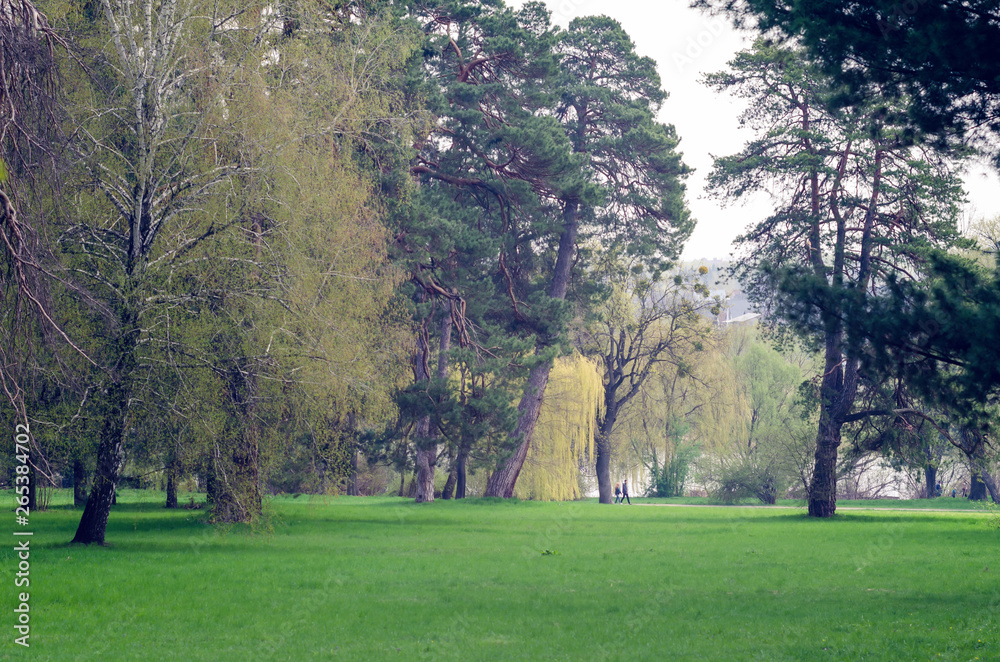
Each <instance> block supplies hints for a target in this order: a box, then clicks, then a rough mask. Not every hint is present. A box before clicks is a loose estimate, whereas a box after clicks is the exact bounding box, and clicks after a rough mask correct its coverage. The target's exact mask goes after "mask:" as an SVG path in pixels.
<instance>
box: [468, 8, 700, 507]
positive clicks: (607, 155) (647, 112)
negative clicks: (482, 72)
mask: <svg viewBox="0 0 1000 662" xmlns="http://www.w3.org/2000/svg"><path fill="white" fill-rule="evenodd" d="M557 53H558V55H559V56H560V66H561V72H562V78H561V79H559V80H558V81H556V82H555V84H556V85H557V86H558V88H559V89H560V90H561V99H560V100H559V103H558V106H557V107H556V108H555V112H556V116H557V117H558V118H559V120H560V121H561V123H562V125H563V128H564V130H565V132H566V135H567V136H568V138H569V140H570V143H571V145H572V150H573V153H574V154H575V155H576V156H577V157H578V158H581V159H582V160H583V170H582V172H583V176H584V181H585V182H586V184H587V185H586V186H576V187H564V188H563V190H561V191H557V192H556V193H557V195H555V196H553V197H554V198H555V200H556V201H557V204H558V210H559V214H560V218H561V229H560V231H559V234H558V241H557V242H555V241H553V242H552V249H550V250H551V251H552V252H553V253H554V257H555V262H554V264H553V265H552V267H551V271H550V273H551V276H550V277H549V279H548V291H547V294H548V297H549V299H551V300H554V301H563V300H565V299H566V296H567V292H568V291H569V287H570V281H571V279H572V275H573V269H574V261H575V258H576V257H577V255H576V254H577V247H578V245H580V244H581V242H583V243H586V242H587V241H592V242H594V246H596V247H599V248H598V250H600V249H609V248H612V247H617V248H618V250H620V251H621V252H622V254H624V255H626V256H628V257H630V258H634V259H636V260H637V261H638V262H641V263H643V264H644V266H645V268H647V269H648V270H649V272H650V273H651V274H653V275H654V277H655V276H658V275H659V274H660V273H662V272H663V270H664V269H665V268H666V266H668V265H669V263H670V261H671V260H672V259H674V258H676V256H677V255H678V253H679V251H680V247H681V246H682V245H683V242H684V241H685V240H686V239H687V237H688V236H689V234H690V232H691V229H692V226H693V221H692V220H691V218H690V216H689V213H688V211H687V209H686V208H685V205H684V199H683V193H684V187H683V185H682V184H681V180H682V178H683V177H684V176H685V175H686V174H687V172H688V169H687V168H686V167H685V166H684V165H683V163H682V162H681V158H680V155H679V154H678V153H677V152H676V147H677V144H678V142H679V141H678V138H677V135H676V133H675V131H674V128H673V127H672V126H669V125H664V124H660V123H658V122H656V120H655V119H654V118H655V115H656V112H657V110H658V109H659V106H660V104H661V103H662V102H663V100H664V98H665V96H666V95H665V93H664V92H663V91H662V90H661V89H660V80H659V76H658V75H657V73H656V67H655V63H654V62H653V61H652V60H651V59H649V58H643V57H639V56H638V55H637V54H636V53H635V49H634V46H633V44H632V42H631V40H630V39H629V38H628V35H626V34H625V32H624V31H623V30H622V28H621V25H619V24H618V23H617V22H615V21H613V20H611V19H608V18H606V17H590V18H580V19H575V20H574V21H572V22H571V23H570V25H569V28H568V30H567V31H566V32H565V33H563V34H562V35H561V38H560V41H559V44H558V46H557ZM551 239H552V240H554V239H555V237H552V238H551ZM560 334H561V329H560V328H558V327H555V328H552V329H551V330H548V333H547V334H544V335H543V334H539V338H538V343H537V344H536V353H537V354H540V355H541V354H543V352H544V351H545V350H546V349H547V348H549V347H551V346H553V344H554V343H556V341H557V339H558V338H559V335H560ZM550 369H551V362H550V361H548V360H545V361H541V362H539V363H538V364H537V365H535V366H534V367H533V368H532V369H531V373H530V374H529V376H528V381H527V384H526V386H525V390H524V395H523V396H522V398H521V401H520V403H519V404H518V424H517V427H516V428H515V430H514V433H513V435H512V438H513V439H514V440H516V442H517V443H518V446H517V447H516V449H515V451H514V454H513V455H512V456H511V457H509V458H508V459H507V460H506V461H504V462H503V463H501V464H500V466H498V467H497V469H496V470H495V471H494V472H493V474H492V475H491V476H490V480H489V482H488V484H487V488H486V494H487V495H490V496H501V497H510V496H511V495H512V494H513V490H514V485H515V483H516V482H517V477H518V474H519V473H520V470H521V466H522V465H523V463H524V458H525V457H526V456H527V451H528V447H529V446H530V444H531V435H532V432H533V430H534V426H535V422H536V420H537V418H538V413H539V411H540V408H541V403H542V398H543V396H544V392H545V385H546V383H547V381H548V375H549V370H550Z"/></svg>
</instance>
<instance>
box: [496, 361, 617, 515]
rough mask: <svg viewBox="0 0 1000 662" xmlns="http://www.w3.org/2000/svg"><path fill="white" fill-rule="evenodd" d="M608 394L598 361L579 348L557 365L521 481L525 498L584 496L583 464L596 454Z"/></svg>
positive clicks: (519, 493) (517, 491)
mask: <svg viewBox="0 0 1000 662" xmlns="http://www.w3.org/2000/svg"><path fill="white" fill-rule="evenodd" d="M603 394H604V388H603V384H602V383H601V376H600V374H599V373H598V371H597V365H596V363H595V362H594V361H592V360H590V359H587V358H584V357H583V356H580V355H579V354H574V355H572V356H569V357H566V358H558V359H556V361H555V364H554V365H553V366H552V372H551V374H550V376H549V383H548V387H547V388H546V389H545V402H544V403H543V404H542V410H541V413H540V414H539V416H538V423H537V425H536V426H535V434H534V437H533V438H532V444H531V448H530V450H529V451H528V457H527V459H526V460H525V463H524V468H523V469H522V470H521V475H520V477H519V478H518V481H517V487H516V489H515V494H516V495H517V497H518V498H521V499H535V500H542V501H568V500H571V499H579V498H580V497H581V491H580V464H581V463H587V464H589V463H590V458H592V457H593V454H594V432H595V425H596V423H595V421H596V414H597V413H598V411H599V410H600V408H601V406H602V403H603V400H602V396H603Z"/></svg>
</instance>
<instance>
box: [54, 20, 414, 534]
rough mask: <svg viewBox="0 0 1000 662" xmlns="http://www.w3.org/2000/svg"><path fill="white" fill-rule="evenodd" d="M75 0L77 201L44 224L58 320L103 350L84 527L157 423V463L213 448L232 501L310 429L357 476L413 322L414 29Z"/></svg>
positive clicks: (232, 510)
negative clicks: (391, 210) (404, 320)
mask: <svg viewBox="0 0 1000 662" xmlns="http://www.w3.org/2000/svg"><path fill="white" fill-rule="evenodd" d="M95 7H97V5H93V6H90V9H94V8H95ZM59 9H60V11H62V12H63V13H62V14H61V15H60V16H59V20H61V21H63V22H65V23H66V24H67V26H68V32H69V33H71V34H73V35H74V37H76V38H77V39H78V44H77V46H78V52H79V54H80V55H79V57H78V58H76V59H65V60H63V61H62V62H61V64H62V66H64V67H65V68H66V70H67V72H68V74H69V75H67V76H66V77H65V79H66V80H70V81H72V82H73V85H72V86H70V87H69V89H67V90H66V94H67V101H66V113H67V118H66V122H68V123H69V122H71V123H73V124H74V125H75V128H78V129H79V130H78V131H76V132H75V134H74V140H73V141H72V142H70V144H69V145H70V150H71V153H72V155H73V156H74V158H75V159H76V164H75V169H74V170H72V171H70V172H71V175H72V176H71V177H68V178H67V179H68V180H69V181H70V183H71V184H72V186H73V187H74V190H73V194H74V198H73V201H74V204H73V205H72V215H70V214H67V215H66V216H65V217H63V216H57V215H53V218H52V220H51V221H50V225H49V226H48V227H47V228H46V236H47V237H58V238H59V242H60V243H59V244H57V245H54V246H51V247H48V249H49V250H51V251H52V252H53V253H54V254H56V257H58V263H57V265H56V268H53V269H51V270H50V271H51V272H52V273H54V274H56V275H57V278H56V279H55V281H56V283H57V287H56V294H57V296H58V297H59V298H58V301H59V303H60V317H59V319H60V320H61V321H63V322H64V323H65V322H66V321H71V322H72V323H73V324H74V325H75V330H76V331H78V335H79V337H78V338H77V340H78V341H79V342H80V343H81V346H82V347H83V348H85V349H86V352H87V354H86V355H87V356H88V357H90V358H92V359H93V361H94V363H95V364H96V365H97V367H96V368H93V369H92V370H91V371H90V374H83V373H78V374H79V376H80V382H82V383H84V384H85V387H84V388H82V389H80V390H81V393H82V394H83V395H82V396H81V398H82V400H83V401H86V402H87V408H86V410H84V411H83V413H82V415H85V416H86V418H87V419H88V420H89V421H98V422H99V423H98V424H97V427H98V428H99V429H98V431H97V432H96V434H95V436H97V437H98V448H97V451H96V456H97V458H96V459H97V462H96V468H95V474H94V480H93V483H92V487H91V494H90V498H89V499H88V501H87V507H86V508H85V510H84V513H83V517H82V518H81V523H80V527H79V529H78V531H77V535H76V537H75V540H76V541H77V542H83V543H101V542H103V540H104V532H105V528H106V524H107V518H108V513H109V508H110V504H111V501H112V500H113V496H114V489H115V485H116V484H117V482H118V480H119V478H120V477H121V472H122V470H123V466H124V463H125V460H126V453H127V451H129V450H136V448H137V443H144V440H148V441H149V443H150V444H151V445H150V447H149V448H143V449H142V450H143V452H142V454H141V456H142V459H143V460H144V461H148V462H155V461H157V459H159V458H162V461H163V462H166V463H167V464H170V465H171V466H173V467H176V461H177V460H178V459H180V460H182V461H183V462H184V463H186V466H188V467H193V466H195V464H199V463H202V462H204V460H205V458H207V459H208V461H207V467H206V469H207V473H208V478H209V479H210V480H209V484H210V487H211V489H210V492H211V497H212V499H213V501H214V504H213V507H214V511H215V513H214V514H215V516H216V517H217V518H218V519H224V520H233V519H238V520H246V519H248V518H252V517H254V516H256V515H258V514H259V513H260V501H261V496H262V494H263V490H264V486H265V481H266V477H267V471H268V469H269V463H270V461H271V459H272V457H273V456H274V453H273V452H271V451H273V449H274V448H276V445H278V444H281V443H286V442H288V441H289V440H298V439H308V440H309V443H311V444H312V447H313V449H314V450H315V451H316V452H317V454H318V455H319V458H320V465H321V466H320V473H321V474H322V475H323V476H326V475H328V472H331V473H340V472H342V471H343V470H344V469H343V467H342V466H338V465H339V464H340V463H341V460H340V451H339V448H333V449H332V448H331V446H335V447H339V446H340V445H341V441H340V439H341V436H340V433H341V431H343V430H344V429H346V428H348V427H350V425H352V424H351V423H348V421H352V420H356V419H368V420H370V421H371V422H372V424H378V423H379V419H380V418H381V417H384V416H385V415H386V413H387V411H388V410H389V409H390V408H391V402H390V399H389V395H388V394H389V392H390V391H391V389H392V388H393V387H394V386H395V385H396V377H397V376H398V370H397V369H396V368H395V367H394V365H395V363H396V362H395V361H394V360H393V359H394V358H395V357H396V356H397V351H396V346H397V345H398V342H399V340H400V337H401V335H402V334H401V331H400V329H399V318H398V317H396V316H394V315H393V314H392V312H391V310H390V308H389V305H390V300H391V297H392V295H393V288H394V285H395V284H396V282H397V277H396V274H395V272H394V271H393V270H392V269H391V268H390V267H389V266H388V265H387V256H386V242H387V236H386V232H385V228H384V226H383V225H382V223H381V214H382V213H383V210H382V209H381V208H380V204H379V203H378V202H377V200H379V196H377V195H376V187H377V186H379V184H380V182H379V179H380V178H381V177H383V176H385V178H386V179H391V178H392V177H393V176H394V175H397V174H398V172H399V167H398V165H395V166H394V164H393V162H392V161H391V159H388V158H385V155H386V154H391V153H393V152H397V153H398V152H401V151H403V150H402V147H401V146H402V145H403V144H405V143H407V142H408V141H410V140H411V133H410V128H411V126H412V124H413V121H414V117H413V115H414V114H412V113H410V110H409V108H408V106H407V104H408V103H409V101H408V100H406V99H404V98H403V95H402V94H400V93H399V92H398V89H397V86H398V81H399V78H400V77H399V76H398V75H397V74H399V73H400V70H401V68H402V65H401V63H402V62H404V61H405V60H406V59H407V58H408V57H409V54H410V53H411V52H412V49H413V48H414V46H415V42H414V40H413V39H412V37H411V36H410V35H408V34H407V33H406V32H405V31H404V30H401V29H399V26H398V24H395V23H392V22H391V21H389V20H387V19H383V18H381V17H378V16H371V17H369V18H370V20H367V21H364V22H356V21H354V20H348V21H347V22H346V23H345V24H344V25H346V26H347V27H344V28H343V29H341V30H339V31H335V32H329V31H326V30H325V29H324V30H323V31H319V32H317V31H315V30H305V31H303V32H302V34H301V37H298V38H291V35H289V36H288V38H285V39H284V40H283V41H280V42H272V41H271V40H272V38H276V35H274V34H273V33H272V32H271V27H273V24H272V21H273V19H274V18H275V17H274V16H273V15H272V14H270V13H268V12H264V13H263V14H262V12H261V11H260V8H259V7H240V6H235V5H226V6H225V7H223V6H221V5H211V4H210V3H191V4H189V3H184V2H168V3H165V4H164V3H144V2H140V3H134V4H126V5H121V4H116V3H110V4H109V3H104V4H102V5H100V10H101V11H100V12H96V13H95V12H92V11H89V10H87V9H86V8H84V11H82V12H78V11H77V10H78V9H80V8H79V7H76V6H68V7H66V6H60V8H59ZM244 10H246V11H244ZM315 20H316V21H317V23H324V25H327V24H326V23H325V20H326V19H325V18H324V17H321V16H319V17H315ZM265 46H266V47H265ZM77 65H83V66H82V67H81V68H79V69H77V68H76V67H77ZM388 143H392V145H391V146H389V147H386V145H387V144H388ZM402 160H403V159H397V161H400V162H401V161H402ZM389 198H390V196H384V197H383V198H382V199H389ZM58 202H59V200H58V199H55V200H54V201H53V202H52V203H51V204H53V205H55V204H58ZM67 207H69V205H67ZM88 394H89V397H85V396H86V395H88ZM293 412H294V415H292V413H293ZM352 416H353V417H354V418H352ZM154 420H155V421H163V422H164V428H170V427H171V426H173V427H174V428H175V429H182V430H189V431H190V430H191V429H192V428H194V430H195V431H196V432H198V433H202V434H192V433H190V432H185V433H184V435H183V436H182V438H184V439H202V440H205V439H207V440H208V441H207V442H202V443H200V444H197V445H196V446H195V447H192V448H186V449H178V448H177V447H176V441H177V439H178V438H179V437H178V436H169V435H150V434H144V432H143V431H142V429H141V428H142V424H143V423H144V422H146V421H154ZM168 437H169V438H168ZM157 445H159V446H157ZM180 450H183V452H182V453H180V454H181V455H183V456H184V457H182V458H178V452H179V451H180ZM199 454H201V455H204V456H205V458H202V459H196V458H195V457H193V456H195V455H199Z"/></svg>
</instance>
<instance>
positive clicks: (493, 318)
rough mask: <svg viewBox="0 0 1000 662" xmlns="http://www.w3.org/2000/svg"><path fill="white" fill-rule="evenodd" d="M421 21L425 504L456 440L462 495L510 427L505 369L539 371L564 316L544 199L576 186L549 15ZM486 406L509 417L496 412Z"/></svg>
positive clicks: (440, 7) (439, 6) (432, 10)
mask: <svg viewBox="0 0 1000 662" xmlns="http://www.w3.org/2000/svg"><path fill="white" fill-rule="evenodd" d="M413 11H414V16H415V17H416V18H417V19H418V20H419V21H421V23H422V27H423V29H424V32H425V34H426V47H425V50H424V55H425V58H424V61H423V62H422V63H421V64H422V71H421V78H422V81H423V82H422V84H421V85H420V86H418V87H419V90H420V92H421V93H423V94H425V95H426V96H427V99H428V106H429V108H430V109H432V110H433V111H434V112H436V113H437V114H438V120H437V123H436V125H435V126H434V127H432V129H431V130H430V132H429V135H428V136H427V137H426V138H425V139H423V140H421V141H419V142H418V145H417V153H416V155H415V158H414V161H413V163H412V165H411V169H410V171H411V173H412V174H413V175H414V176H416V177H417V178H418V182H419V186H418V187H417V189H416V191H415V193H414V195H413V198H412V200H411V203H412V204H410V205H409V206H408V208H406V209H402V210H400V212H401V213H400V214H399V215H398V217H397V218H398V223H399V227H400V232H399V234H398V241H397V248H398V253H397V257H398V263H399V264H400V265H402V266H403V268H404V269H405V270H406V272H407V274H408V283H407V285H406V287H405V288H404V292H405V293H406V294H407V295H408V297H409V299H410V302H411V305H412V316H413V320H414V326H415V327H416V328H417V329H418V332H417V334H416V335H417V338H416V348H415V351H414V357H413V365H414V366H415V371H414V378H415V381H414V384H413V386H412V387H410V388H409V389H407V391H408V392H407V393H403V394H401V399H400V403H401V405H402V406H403V408H404V409H409V410H408V411H404V412H403V418H404V419H405V420H406V421H407V423H406V424H405V425H401V426H397V427H398V428H399V430H400V431H407V432H414V433H415V434H414V442H415V445H416V449H415V456H416V459H417V467H418V471H417V479H418V483H419V485H420V486H421V490H419V491H418V495H417V498H418V499H419V500H431V499H433V491H432V483H433V469H434V466H435V464H436V460H437V455H438V443H439V441H440V439H441V438H445V439H451V440H452V441H451V443H450V444H449V446H450V448H451V451H453V452H454V453H455V462H456V476H455V480H456V482H457V484H458V487H459V490H458V491H459V493H460V494H461V493H463V492H464V490H463V489H462V488H463V487H464V479H465V473H464V472H465V462H466V460H467V459H468V457H469V453H471V452H472V446H473V445H474V444H476V443H477V442H479V441H483V440H484V439H485V438H486V437H490V436H492V435H491V432H490V431H489V430H488V427H489V425H491V424H506V421H507V420H508V418H509V417H508V416H507V415H506V414H505V413H504V411H503V410H506V409H508V408H509V405H508V404H507V401H509V400H510V397H509V394H508V393H506V392H505V390H504V389H505V386H504V384H505V383H506V381H507V380H509V379H511V378H514V374H510V375H508V376H504V377H499V372H500V371H506V372H508V373H517V372H518V366H519V365H520V364H522V363H523V362H525V361H529V362H530V361H532V359H531V357H530V356H529V357H525V356H524V354H525V351H524V350H525V348H526V347H527V346H530V344H531V342H530V340H526V339H525V337H526V336H530V335H531V334H532V333H535V332H537V330H538V328H540V327H541V328H544V327H545V326H547V325H549V324H551V323H554V320H553V318H558V317H559V316H560V314H559V313H558V311H555V310H554V308H553V306H552V305H551V304H549V303H548V302H546V301H544V300H542V299H541V298H540V297H539V296H538V295H537V290H538V289H539V288H538V286H537V284H535V283H534V282H533V278H534V275H535V272H534V269H535V267H534V266H533V265H532V264H531V262H532V260H533V258H534V256H533V255H532V251H533V244H534V243H535V242H537V241H538V238H539V237H540V236H542V237H544V236H546V235H547V234H548V233H550V232H551V229H550V228H549V225H551V222H550V219H549V216H550V214H547V213H546V212H545V211H544V210H543V209H542V206H543V200H542V197H541V196H542V194H543V193H551V192H552V191H554V190H559V189H560V187H561V186H563V184H562V180H563V179H565V178H566V177H567V173H569V176H570V177H571V178H572V177H574V175H573V174H572V170H571V168H569V165H570V158H569V156H570V151H569V149H568V144H567V140H566V138H565V136H564V135H563V133H562V131H561V129H560V127H559V125H558V123H557V122H556V121H555V120H554V119H553V118H552V117H545V116H544V115H543V114H542V113H541V112H540V110H539V109H540V108H541V107H545V106H551V102H550V101H549V97H550V96H551V94H550V93H549V92H547V91H546V90H545V89H544V87H545V85H546V84H547V83H548V82H549V81H550V79H551V75H552V71H553V62H554V60H553V57H552V52H551V51H552V40H553V36H552V34H551V32H550V30H549V29H548V27H547V25H546V22H547V18H545V19H543V18H542V17H543V16H544V10H543V9H541V7H540V5H537V4H534V3H531V4H529V5H527V6H525V7H524V8H523V9H521V10H520V11H517V12H515V11H513V10H511V9H509V8H507V7H505V6H504V5H503V4H502V3H500V2H486V3H470V2H439V3H438V2H435V3H429V4H427V3H421V4H420V5H419V6H415V7H414V8H413ZM442 305H443V306H445V307H446V308H447V312H445V313H443V315H444V317H443V318H441V323H440V324H438V323H437V322H436V321H433V320H435V319H437V318H436V317H435V316H437V315H441V314H442V313H440V312H439V310H440V308H441V306H442ZM452 335H454V340H455V343H452V342H451V336H452ZM526 343H527V344H526ZM453 344H454V345H457V347H453V348H452V349H450V350H449V347H452V345H453ZM434 345H438V347H439V351H438V369H437V375H436V376H435V375H433V374H432V371H431V370H430V363H431V361H432V348H433V347H434ZM453 358H454V359H455V360H457V364H454V365H453V366H452V368H453V370H452V368H449V361H452V360H453ZM548 358H551V357H548ZM452 371H454V372H457V373H458V375H460V379H458V380H452V379H449V378H448V375H449V374H450V373H451V372H452ZM431 393H433V394H434V395H433V397H430V398H429V397H427V396H428V395H430V394H431ZM421 394H423V395H421ZM485 400H488V401H489V402H490V403H491V405H492V406H494V407H497V408H498V409H497V411H496V412H494V413H486V410H485V409H483V407H482V406H481V405H482V404H483V403H484V401H485ZM411 423H412V425H411ZM505 432H506V430H505Z"/></svg>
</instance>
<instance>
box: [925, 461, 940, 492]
mask: <svg viewBox="0 0 1000 662" xmlns="http://www.w3.org/2000/svg"><path fill="white" fill-rule="evenodd" d="M924 484H925V485H926V487H925V488H924V498H925V499H932V498H934V496H935V495H936V494H937V488H936V486H937V467H935V466H932V465H930V464H928V465H927V466H925V467H924Z"/></svg>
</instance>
